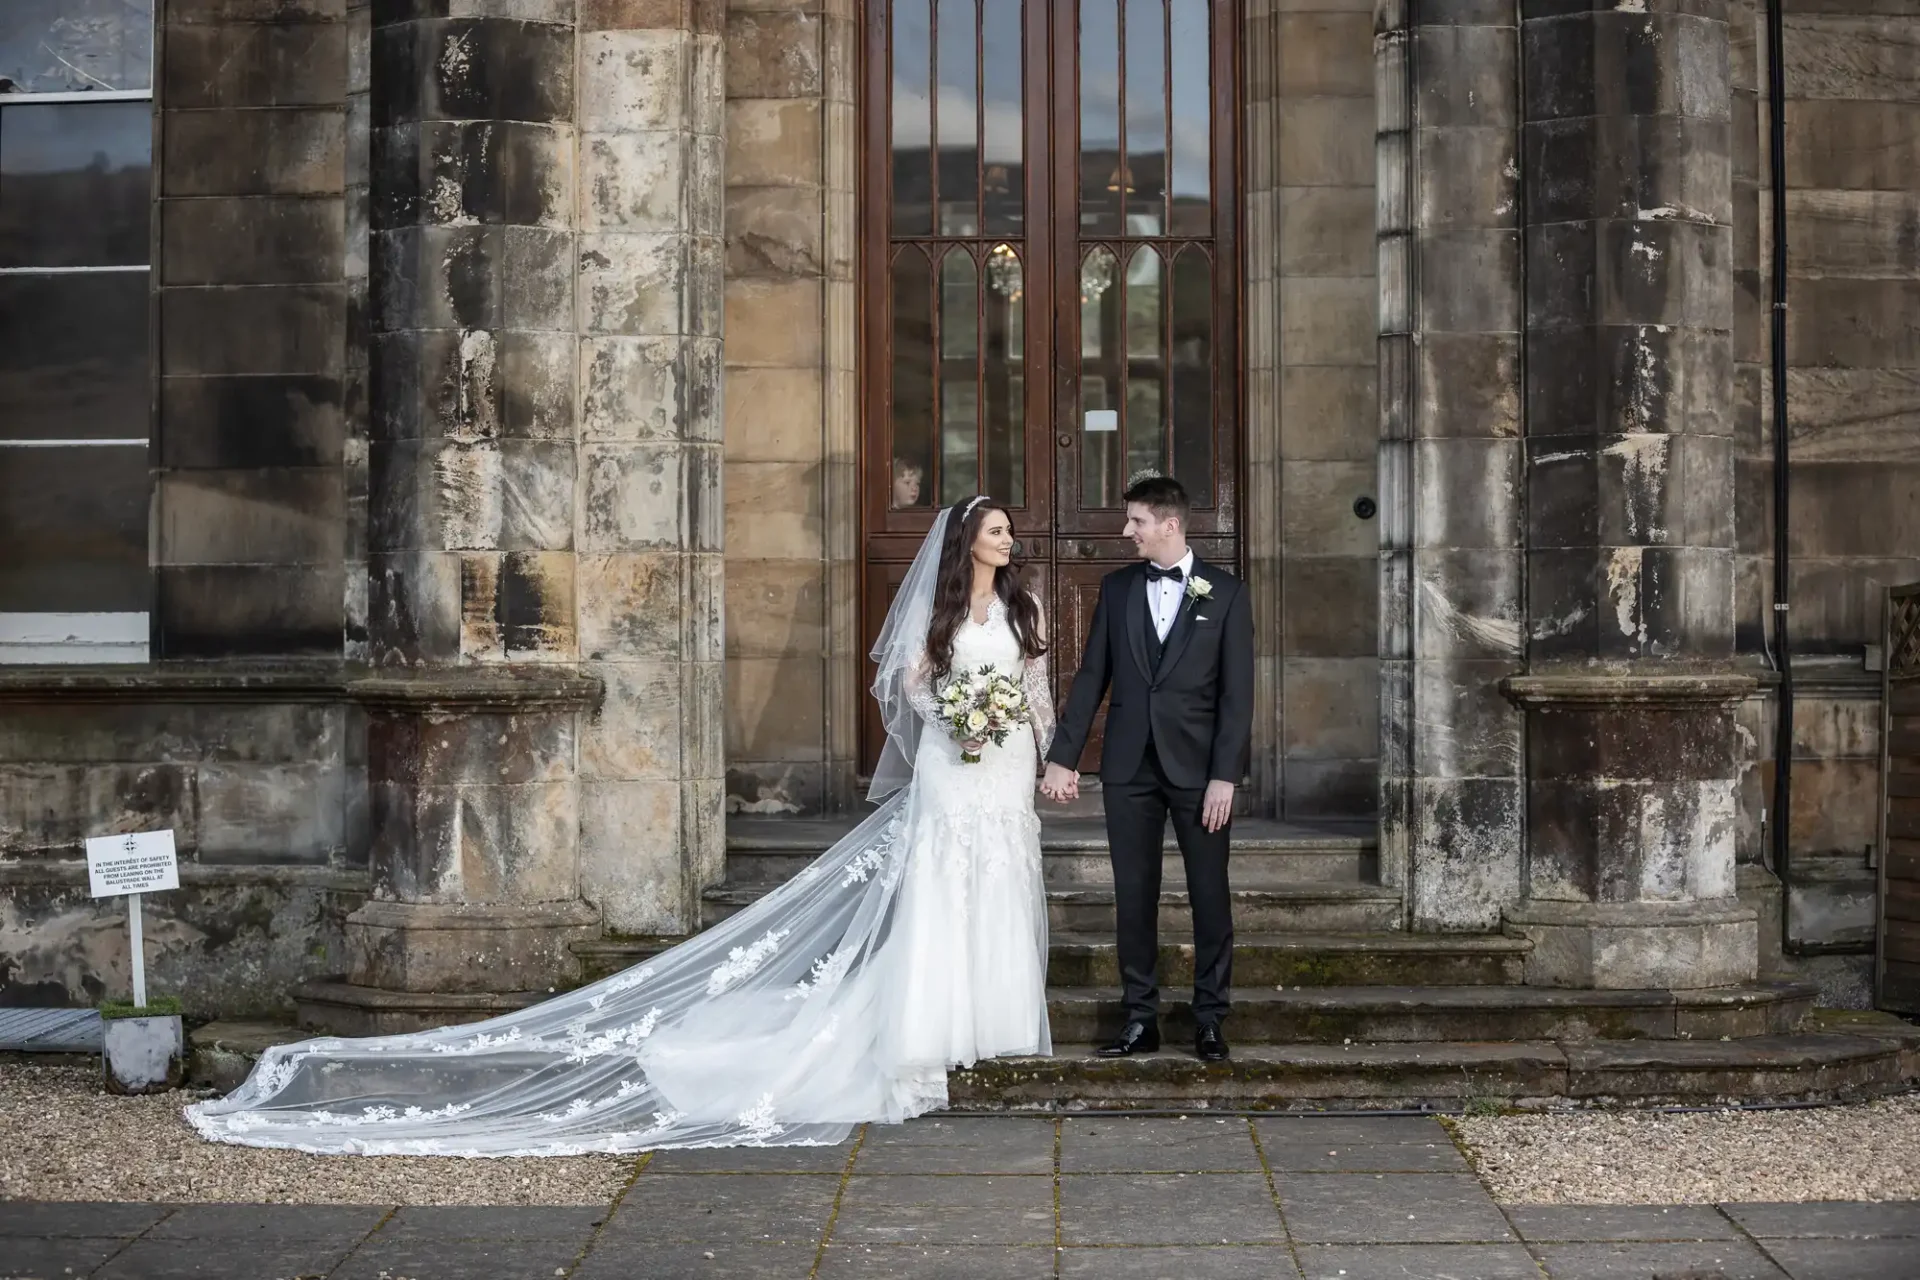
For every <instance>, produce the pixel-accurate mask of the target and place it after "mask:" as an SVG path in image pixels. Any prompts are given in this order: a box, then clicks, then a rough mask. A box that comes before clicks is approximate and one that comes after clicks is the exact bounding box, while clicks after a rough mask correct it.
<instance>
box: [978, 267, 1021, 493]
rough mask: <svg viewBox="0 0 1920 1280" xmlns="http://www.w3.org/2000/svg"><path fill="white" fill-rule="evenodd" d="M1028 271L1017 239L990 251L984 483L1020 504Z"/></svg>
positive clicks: (984, 375)
mask: <svg viewBox="0 0 1920 1280" xmlns="http://www.w3.org/2000/svg"><path fill="white" fill-rule="evenodd" d="M1025 301H1026V273H1025V271H1024V270H1023V268H1022V267H1021V264H1020V255H1019V252H1018V251H1017V250H1015V249H1014V247H1013V246H1012V245H1008V244H997V245H995V246H994V247H993V249H992V250H991V251H990V252H989V253H988V254H987V295H986V303H987V304H986V319H987V332H986V360H985V362H984V365H983V371H982V378H981V382H982V385H983V386H984V388H985V396H986V424H985V426H986V463H985V467H986V481H985V484H984V489H985V491H986V492H988V493H991V494H993V495H994V496H995V497H997V498H999V499H1001V500H1002V501H1004V502H1008V503H1011V504H1012V505H1013V506H1016V507H1019V506H1024V505H1026V500H1027V465H1026V464H1027V459H1026V449H1025V445H1026V430H1025V428H1026V396H1027V376H1026V333H1025V326H1024V325H1023V324H1022V323H1021V316H1022V314H1023V313H1024V310H1025V307H1024V303H1025Z"/></svg>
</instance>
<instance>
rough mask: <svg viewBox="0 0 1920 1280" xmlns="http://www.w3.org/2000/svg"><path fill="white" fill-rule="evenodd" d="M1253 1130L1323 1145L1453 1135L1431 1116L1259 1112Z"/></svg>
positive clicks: (1267, 1137)
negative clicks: (1268, 1114) (1269, 1113)
mask: <svg viewBox="0 0 1920 1280" xmlns="http://www.w3.org/2000/svg"><path fill="white" fill-rule="evenodd" d="M1253 1130H1254V1132H1255V1133H1257V1134H1259V1135H1260V1141H1262V1142H1296V1141H1306V1142H1311V1143H1316V1144H1321V1143H1324V1144H1325V1145H1327V1146H1334V1147H1337V1146H1357V1145H1359V1144H1360V1143H1363V1142H1368V1143H1371V1142H1444V1143H1446V1144H1447V1145H1449V1146H1451V1145H1452V1144H1453V1139H1452V1138H1451V1137H1450V1136H1448V1134H1447V1131H1446V1130H1445V1129H1444V1128H1442V1127H1441V1124H1440V1122H1439V1121H1438V1120H1436V1119H1434V1118H1433V1117H1432V1116H1314V1115H1290V1116H1260V1117H1257V1118H1255V1120H1254V1121H1253Z"/></svg>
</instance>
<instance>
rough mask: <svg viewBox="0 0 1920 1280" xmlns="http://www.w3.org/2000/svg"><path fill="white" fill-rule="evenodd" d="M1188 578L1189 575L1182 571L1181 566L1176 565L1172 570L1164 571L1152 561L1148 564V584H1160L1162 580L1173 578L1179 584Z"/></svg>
mask: <svg viewBox="0 0 1920 1280" xmlns="http://www.w3.org/2000/svg"><path fill="white" fill-rule="evenodd" d="M1186 576H1187V575H1186V573H1185V571H1184V570H1182V569H1181V568H1180V566H1179V565H1175V566H1173V568H1171V569H1162V568H1161V567H1160V566H1159V565H1157V564H1155V563H1153V562H1152V561H1151V560H1149V561H1148V562H1147V581H1148V582H1158V581H1160V579H1162V578H1172V579H1173V580H1174V581H1175V582H1179V581H1182V580H1183V579H1185V578H1186Z"/></svg>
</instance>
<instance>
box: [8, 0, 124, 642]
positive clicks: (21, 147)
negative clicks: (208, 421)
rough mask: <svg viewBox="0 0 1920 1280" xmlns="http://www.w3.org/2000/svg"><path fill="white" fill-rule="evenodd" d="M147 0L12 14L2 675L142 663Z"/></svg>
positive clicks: (26, 2)
mask: <svg viewBox="0 0 1920 1280" xmlns="http://www.w3.org/2000/svg"><path fill="white" fill-rule="evenodd" d="M152 65H153V5H152V3H151V0H6V4H5V5H4V8H0V334H4V335H5V338H4V340H3V341H0V662H71V661H91V662H98V661H143V660H145V658H146V656H147V611H148V607H149V606H148V602H149V599H150V596H151V575H150V571H149V568H148V556H147V510H148V505H149V503H148V499H149V494H150V490H151V479H150V475H149V471H148V457H147V453H148V449H147V441H148V433H149V419H150V410H151V391H150V387H151V382H150V377H149V361H148V347H149V341H148V275H149V271H148V260H149V256H150V251H149V245H150V239H149V234H148V228H149V222H150V217H151V209H152V180H151V169H152V137H153V124H152V121H153V77H152Z"/></svg>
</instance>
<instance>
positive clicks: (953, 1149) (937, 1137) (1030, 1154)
mask: <svg viewBox="0 0 1920 1280" xmlns="http://www.w3.org/2000/svg"><path fill="white" fill-rule="evenodd" d="M1056 1142H1057V1137H1056V1133H1055V1129H1054V1126H1053V1124H1052V1123H1051V1122H1050V1121H1043V1120H1015V1121H1011V1122H1009V1121H1005V1120H998V1119H985V1118H980V1119H973V1118H967V1117H960V1118H957V1119H944V1120H938V1121H933V1122H926V1121H921V1122H917V1123H915V1124H904V1125H874V1126H872V1127H870V1128H869V1129H868V1130H867V1136H866V1140H865V1141H864V1142H862V1143H861V1144H860V1155H859V1172H860V1173H862V1174H881V1173H905V1174H928V1173H974V1174H1019V1173H1037V1174H1051V1173H1052V1172H1053V1159H1054V1148H1055V1145H1056Z"/></svg>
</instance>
